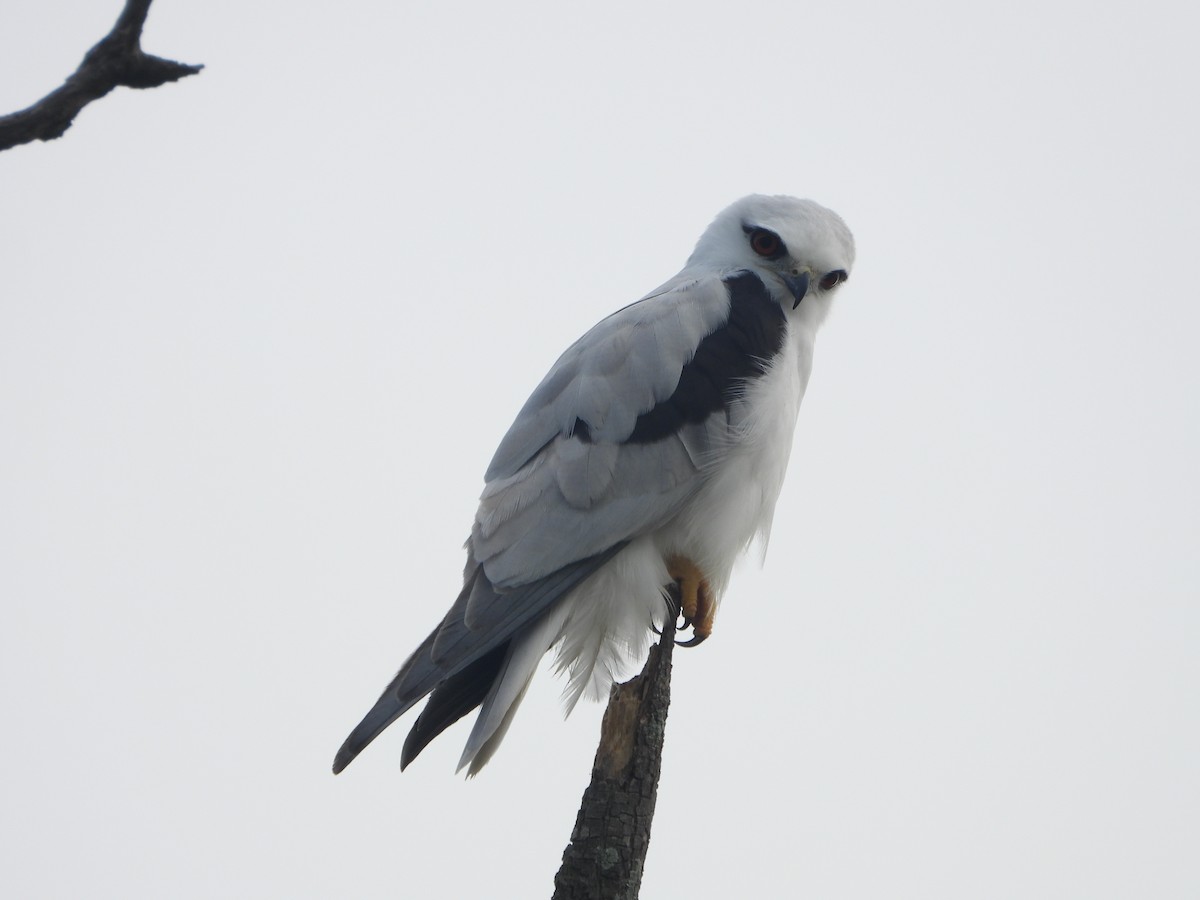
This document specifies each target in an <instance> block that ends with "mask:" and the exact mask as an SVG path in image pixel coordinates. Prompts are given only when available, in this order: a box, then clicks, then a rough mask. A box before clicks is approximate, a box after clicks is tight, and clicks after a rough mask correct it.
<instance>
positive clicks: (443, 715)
mask: <svg viewBox="0 0 1200 900" xmlns="http://www.w3.org/2000/svg"><path fill="white" fill-rule="evenodd" d="M510 643H511V642H506V643H503V644H500V645H499V646H497V647H494V648H493V649H492V650H490V651H488V652H487V653H486V654H484V655H483V656H481V657H480V658H479V659H477V660H475V661H474V662H473V663H471V664H470V665H469V666H467V667H466V668H465V669H463V670H462V671H461V672H459V673H458V674H457V675H455V676H453V677H452V678H448V679H447V680H446V681H444V682H442V683H441V684H440V685H438V686H437V688H436V689H435V690H434V692H433V693H432V694H430V696H429V702H428V703H426V704H425V708H424V709H423V710H421V714H420V715H419V716H417V721H416V722H415V723H414V724H413V727H412V730H411V731H409V733H408V737H407V738H405V740H404V749H403V751H401V754H400V771H401V772H403V771H404V770H405V768H407V767H408V764H409V763H410V762H412V761H413V760H414V759H416V758H417V755H418V754H419V753H420V752H421V751H422V750H424V749H425V747H426V746H428V744H429V742H430V741H432V740H433V739H434V738H435V737H437V736H438V735H439V734H441V733H442V732H443V731H445V730H446V729H447V728H449V727H450V726H451V725H453V724H454V723H455V722H457V721H458V720H459V719H461V718H462V717H463V716H465V715H466V714H467V713H469V712H471V710H473V709H475V708H476V707H478V706H479V705H480V704H481V703H483V700H484V698H485V697H487V694H488V691H490V690H491V688H492V683H493V682H494V681H495V680H496V677H497V676H498V675H499V674H500V671H501V669H502V668H503V667H504V659H505V657H506V656H507V655H508V648H509V646H510Z"/></svg>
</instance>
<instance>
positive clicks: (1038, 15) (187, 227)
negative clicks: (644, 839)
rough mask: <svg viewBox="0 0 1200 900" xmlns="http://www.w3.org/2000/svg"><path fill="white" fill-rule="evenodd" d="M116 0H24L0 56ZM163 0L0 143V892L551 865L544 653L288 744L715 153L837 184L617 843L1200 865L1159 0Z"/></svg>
mask: <svg viewBox="0 0 1200 900" xmlns="http://www.w3.org/2000/svg"><path fill="white" fill-rule="evenodd" d="M119 5H120V4H119V2H116V0H114V2H111V3H97V2H89V3H82V2H78V0H75V2H66V0H38V2H31V0H11V2H9V3H8V4H7V5H6V6H5V7H4V10H3V12H0V110H3V111H10V110H15V109H17V108H19V107H22V106H24V105H26V104H28V103H30V102H32V101H33V100H35V99H36V98H37V97H39V96H41V95H42V94H43V93H45V92H46V91H47V90H49V89H50V88H51V87H53V86H55V85H57V84H58V83H59V82H60V81H61V79H62V78H63V77H64V76H65V75H66V74H67V73H68V72H69V71H70V70H71V69H73V68H74V66H75V65H76V64H77V63H78V60H79V58H80V56H81V54H82V52H83V51H84V49H86V48H87V47H88V46H90V45H91V44H92V43H93V42H94V41H95V40H96V39H97V38H98V37H99V36H100V35H102V34H103V33H104V32H105V31H106V30H107V29H108V28H109V27H110V26H111V24H112V21H113V20H114V19H115V17H116V15H117V12H118V11H119ZM727 6H728V5H726V4H711V3H709V4H703V3H702V4H647V3H638V4H633V3H613V2H609V3H605V4H603V5H600V4H591V5H568V4H550V3H521V2H518V3H516V4H515V5H514V4H502V5H485V4H481V3H474V4H442V5H438V6H433V5H416V4H395V3H382V2H367V3H355V4H343V5H336V6H330V5H329V4H316V3H309V2H293V3H286V4H284V3H267V2H260V3H257V4H242V3H233V2H228V0H226V2H205V3H198V2H185V0H156V3H155V5H154V7H153V9H152V11H151V16H150V22H149V27H148V28H147V33H146V37H145V46H146V48H147V49H148V50H150V51H151V52H156V53H160V54H163V55H166V56H169V57H172V58H177V59H180V60H183V61H187V62H203V63H205V64H206V66H207V68H206V69H205V71H204V73H203V74H201V75H200V76H199V77H196V78H191V79H188V80H187V81H185V82H181V83H180V84H178V85H174V86H168V87H165V88H161V89H158V90H155V91H151V92H142V93H133V92H129V91H121V92H117V93H114V94H113V95H111V96H110V97H108V98H106V99H104V100H103V101H101V102H100V103H98V104H96V105H94V106H92V107H90V108H89V109H87V110H86V111H85V112H84V113H83V115H82V116H81V117H80V118H79V120H78V121H77V123H76V125H75V127H74V128H73V129H72V130H71V131H70V132H69V133H68V134H67V136H66V137H65V138H64V139H63V140H61V141H58V142H55V143H53V144H48V145H35V146H27V147H23V148H19V149H17V150H15V151H12V152H9V153H5V154H3V155H0V201H2V202H0V246H2V247H3V248H4V250H3V273H4V274H3V279H2V286H0V417H2V421H3V427H2V429H0V603H2V604H3V605H2V609H3V611H4V621H3V626H2V627H0V720H2V721H3V722H4V730H5V734H6V735H7V739H6V740H5V741H4V742H3V746H2V747H0V796H3V797H4V803H3V809H0V846H3V847H4V848H5V849H4V862H3V865H0V893H3V894H4V895H6V896H14V897H17V896H19V897H28V898H50V897H65V896H110V895H111V896H122V897H162V896H171V897H177V898H190V897H196V898H199V897H218V896H221V897H229V896H237V897H242V896H244V897H289V898H307V897H311V898H325V897H349V896H353V897H363V898H369V897H381V898H382V897H393V896H397V895H404V896H422V897H431V898H460V897H465V896H485V897H502V898H503V897H513V898H516V897H522V898H524V897H540V896H546V897H548V896H549V894H550V892H551V878H552V876H553V872H554V870H555V869H556V867H557V864H558V860H559V856H560V854H561V851H562V848H563V846H564V844H565V843H566V841H567V839H568V837H569V834H570V830H571V826H572V823H573V819H574V814H575V810H576V808H577V805H578V801H579V795H580V793H581V791H582V788H583V786H584V784H585V783H586V780H587V777H588V772H589V769H590V765H591V757H592V752H593V750H594V746H595V739H596V736H597V732H598V722H599V713H600V709H599V707H598V706H596V705H592V704H585V705H581V707H580V708H579V709H578V710H577V711H576V712H575V713H574V714H573V715H572V717H571V718H570V719H569V720H568V721H567V722H566V723H563V722H562V721H561V716H560V713H559V708H558V693H559V691H560V690H561V687H562V682H560V681H558V680H556V679H554V678H553V677H551V676H550V675H549V673H545V672H544V673H542V674H541V675H539V676H538V678H537V679H536V680H535V682H534V686H533V688H532V690H531V695H530V697H529V699H528V700H527V701H526V704H525V706H524V707H523V709H522V713H521V715H520V716H519V717H518V719H517V721H516V723H515V724H514V727H513V729H512V731H511V732H510V734H509V736H508V738H507V739H506V742H505V745H504V747H503V748H502V749H501V751H500V753H499V754H498V756H497V757H496V759H495V760H494V761H493V762H492V763H491V764H490V766H489V768H488V769H487V770H486V771H485V772H484V773H483V774H482V775H481V776H480V777H479V778H478V779H476V780H474V781H472V782H470V783H467V782H463V781H462V780H461V779H458V778H456V777H455V776H454V774H453V772H454V764H455V761H456V759H457V755H458V753H459V751H460V750H461V745H462V741H463V738H464V737H465V733H466V729H465V726H464V725H460V726H458V727H456V728H455V729H453V730H452V731H451V732H449V733H448V734H447V735H446V736H445V737H444V738H442V739H440V740H439V741H437V742H435V743H434V744H433V745H431V746H430V748H429V749H428V750H427V751H426V752H425V754H424V755H422V757H421V759H420V760H418V761H417V763H415V764H414V766H413V767H412V768H411V769H410V770H409V771H407V772H406V773H405V774H404V775H403V776H401V775H400V774H399V772H398V770H397V761H398V759H399V752H400V744H401V743H402V740H403V729H396V730H394V733H393V732H391V731H390V732H388V733H387V734H385V735H384V736H383V737H381V738H380V739H379V740H378V741H376V742H375V744H373V745H372V746H371V748H370V749H369V750H368V751H367V752H366V753H364V754H363V756H362V757H361V758H360V759H359V760H358V761H357V762H356V763H355V765H354V766H353V767H352V768H351V769H350V770H348V771H347V772H346V773H345V774H344V775H342V776H340V777H338V778H336V779H335V778H333V777H332V776H331V775H330V774H329V764H330V762H331V759H332V756H333V753H334V751H335V750H336V749H337V746H338V744H339V743H340V742H341V740H342V738H343V737H344V736H345V733H346V731H347V730H348V729H349V728H350V727H351V726H352V725H353V724H354V723H355V722H356V721H357V720H358V717H359V716H360V715H361V713H362V712H363V711H364V709H365V708H366V706H367V705H369V703H370V701H371V700H372V699H373V697H374V695H375V694H376V692H377V691H378V690H379V688H380V687H381V686H382V684H383V683H384V682H385V681H386V679H387V678H388V677H389V676H390V675H391V674H392V672H393V671H394V669H395V668H396V666H397V665H398V663H399V662H400V661H401V659H402V658H403V656H404V655H405V654H406V653H408V652H409V651H410V650H411V649H412V648H413V646H415V644H416V643H417V642H418V641H419V640H420V638H421V637H423V636H424V635H425V633H426V632H427V631H428V629H429V628H430V627H431V626H432V624H433V623H434V622H435V621H436V620H437V618H438V617H440V615H441V614H442V612H443V611H444V609H445V607H446V606H447V605H448V603H449V602H450V600H451V599H452V597H453V594H454V593H455V591H456V587H457V581H458V579H459V576H460V571H461V564H462V559H461V549H460V547H461V543H462V541H463V539H464V538H465V536H466V534H467V529H468V526H469V523H470V517H471V515H472V513H473V510H474V505H475V500H476V497H477V495H478V491H479V489H480V487H481V486H482V473H483V470H484V468H485V466H486V464H487V461H488V459H489V458H490V456H491V452H492V450H493V449H494V446H495V444H496V442H497V441H498V440H499V438H500V436H501V435H502V433H503V431H504V429H505V428H506V426H507V425H508V423H509V421H510V420H511V418H512V416H513V415H514V414H515V412H516V410H517V409H518V408H519V407H520V405H521V404H522V403H523V402H524V400H525V397H526V396H527V394H528V393H529V391H530V390H531V389H532V388H533V386H534V385H535V384H536V382H537V380H538V379H539V378H540V377H541V375H542V374H543V373H544V372H545V370H546V368H547V367H548V366H549V365H550V363H551V362H552V361H553V360H554V358H555V357H556V356H557V355H558V353H559V352H560V351H561V350H562V349H563V348H564V347H565V346H566V345H567V344H568V343H569V342H570V341H571V340H573V339H574V338H575V337H577V336H578V335H579V334H580V333H582V332H583V331H584V330H585V329H586V328H588V327H589V326H590V325H591V324H593V323H594V322H595V321H596V320H597V319H599V318H600V317H601V316H603V315H605V314H607V313H608V312H610V311H612V310H613V309H615V308H617V307H618V306H621V305H624V304H626V303H628V302H630V301H632V300H634V299H636V298H637V297H638V296H640V295H641V294H642V293H644V292H645V291H646V290H648V289H650V288H652V287H653V286H655V285H657V284H658V283H660V282H661V281H662V280H663V279H665V278H666V277H668V276H670V275H671V274H673V273H674V272H675V271H677V270H678V269H679V267H680V265H681V264H682V262H683V260H684V259H685V258H686V256H687V254H688V253H689V251H690V250H691V246H692V243H693V242H694V241H695V239H696V237H697V236H698V235H699V234H700V232H701V231H702V230H703V228H704V227H705V225H707V224H708V222H709V221H710V219H711V218H712V216H713V215H714V214H715V213H716V212H717V211H718V210H719V209H721V208H722V207H723V206H725V205H726V204H728V203H729V202H730V201H732V200H733V199H735V198H736V197H738V196H741V195H742V194H745V193H749V192H752V191H759V192H769V193H775V192H778V193H790V194H796V195H799V196H808V197H812V198H813V199H815V200H817V201H819V202H821V203H823V204H826V205H828V206H830V207H831V208H833V209H835V210H837V211H838V212H839V213H840V214H841V215H842V216H843V217H844V218H845V219H846V221H847V223H848V224H849V225H850V227H851V228H852V229H853V230H854V232H855V236H856V238H857V242H858V261H857V264H856V267H855V272H854V278H853V280H852V282H851V283H850V284H849V285H847V286H846V288H845V289H844V290H843V292H842V294H841V296H840V297H839V298H838V303H837V305H836V306H835V310H834V314H833V316H832V317H831V321H830V322H829V323H828V325H827V326H826V328H825V330H824V332H823V333H822V335H821V338H820V340H819V341H818V349H817V360H816V365H815V369H814V375H813V380H812V383H811V385H810V388H809V393H808V397H807V399H806V401H805V405H804V408H803V409H802V410H801V415H800V426H799V431H798V433H797V439H796V445H795V451H794V453H793V461H792V468H791V471H790V475H789V478H788V481H787V484H786V485H785V487H784V493H783V496H782V497H781V499H780V503H779V512H778V514H777V516H776V521H775V527H774V532H773V538H772V546H771V548H770V552H769V554H768V557H767V561H766V565H765V568H763V569H762V570H761V571H760V570H759V569H758V568H757V566H756V565H755V564H753V563H751V564H748V565H746V566H744V568H743V569H742V570H741V571H740V572H739V573H737V574H735V577H734V583H733V586H732V588H731V590H730V592H729V594H728V595H727V597H726V600H725V603H724V605H723V607H722V611H721V615H720V618H719V620H718V622H717V629H716V634H715V636H714V637H713V639H712V640H710V641H709V642H708V643H706V644H705V645H704V646H703V647H702V648H700V649H698V650H696V651H693V652H688V653H680V654H677V657H678V658H677V661H676V673H675V681H674V688H675V700H674V705H673V707H672V710H671V717H670V724H669V730H668V735H667V750H666V758H665V761H664V777H663V783H662V787H661V791H660V795H659V813H658V816H657V819H656V821H655V828H654V838H653V844H652V847H651V851H650V858H649V861H648V869H647V874H646V881H645V888H644V895H645V896H647V897H673V896H685V895H686V896H691V897H696V898H700V897H704V898H707V897H712V898H717V897H732V896H761V897H771V896H799V897H822V898H866V897H872V898H874V897H913V898H916V897H920V898H922V900H927V898H935V897H937V898H961V897H972V898H979V900H984V898H1011V897H1022V898H1056V900H1057V898H1066V897H1079V898H1088V900H1098V898H1113V900H1116V898H1128V897H1155V898H1156V900H1168V898H1193V897H1195V896H1196V895H1197V893H1198V892H1200V856H1198V855H1197V853H1196V847H1197V846H1200V767H1198V764H1197V760H1200V704H1198V703H1197V687H1198V685H1200V661H1198V655H1197V652H1196V647H1197V641H1198V639H1200V553H1198V552H1197V547H1198V546H1200V479H1198V478H1197V475H1196V463H1195V460H1196V459H1200V433H1198V432H1200V416H1198V413H1197V409H1198V405H1197V396H1198V395H1200V364H1198V363H1197V359H1196V353H1195V349H1194V343H1195V340H1196V335H1197V333H1200V304H1198V301H1200V297H1198V296H1197V293H1198V289H1197V282H1196V278H1195V274H1194V271H1193V268H1194V266H1193V262H1194V259H1195V256H1196V247H1197V246H1200V221H1198V218H1197V212H1196V210H1197V209H1198V208H1200V184H1198V181H1197V178H1196V174H1195V160H1196V159H1198V158H1200V124H1198V123H1200V120H1198V119H1197V116H1196V115H1195V91H1196V85H1197V84H1198V83H1200V63H1198V62H1197V60H1196V54H1195V48H1194V46H1193V45H1194V40H1193V38H1194V35H1195V33H1196V28H1197V25H1200V22H1198V21H1197V18H1198V14H1197V13H1196V12H1195V10H1194V9H1193V8H1192V7H1190V6H1187V5H1185V4H1181V3H1175V4H1172V3H1153V2H1152V3H1143V4H1138V5H1137V6H1136V7H1128V6H1121V5H1118V4H1112V3H1108V4H1099V5H1092V6H1083V5H1078V4H1066V3H1057V2H1052V3H1038V4H1033V3H1018V4H1005V5H1002V6H996V7H995V8H994V9H992V10H981V9H977V8H974V7H969V6H964V5H962V4H950V3H930V4H922V5H895V4H882V3H875V4H869V3H868V4H856V3H839V4H821V5H819V6H820V8H814V9H807V8H804V6H802V5H798V4H788V3H764V4H758V5H754V6H747V7H744V8H741V9H739V10H738V11H734V10H732V9H731V8H727Z"/></svg>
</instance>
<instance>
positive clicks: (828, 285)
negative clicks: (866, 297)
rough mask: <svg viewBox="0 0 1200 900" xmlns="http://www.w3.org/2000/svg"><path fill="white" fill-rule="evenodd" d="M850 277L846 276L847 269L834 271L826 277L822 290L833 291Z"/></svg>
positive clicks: (821, 282) (822, 281)
mask: <svg viewBox="0 0 1200 900" xmlns="http://www.w3.org/2000/svg"><path fill="white" fill-rule="evenodd" d="M849 277H850V276H849V275H847V274H846V270H845V269H834V270H833V271H832V272H830V273H828V274H827V275H825V276H824V277H823V278H822V279H821V280H820V282H818V283H819V284H820V285H821V290H823V291H832V290H833V289H834V288H835V287H837V286H838V285H839V284H841V283H842V282H843V281H845V280H846V279H847V278H849Z"/></svg>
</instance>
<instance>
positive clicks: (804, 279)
mask: <svg viewBox="0 0 1200 900" xmlns="http://www.w3.org/2000/svg"><path fill="white" fill-rule="evenodd" d="M783 281H784V283H785V284H786V285H787V286H788V290H789V291H791V292H792V296H793V297H795V298H796V302H795V303H793V304H792V309H795V308H796V307H797V306H799V305H800V301H801V300H803V299H804V295H805V294H807V293H808V273H807V272H801V273H800V274H799V275H784V276H783Z"/></svg>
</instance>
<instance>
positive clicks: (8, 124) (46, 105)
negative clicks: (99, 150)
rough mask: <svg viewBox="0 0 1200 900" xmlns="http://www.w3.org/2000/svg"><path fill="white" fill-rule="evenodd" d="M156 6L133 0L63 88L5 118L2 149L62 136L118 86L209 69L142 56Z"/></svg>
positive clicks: (0, 128)
mask: <svg viewBox="0 0 1200 900" xmlns="http://www.w3.org/2000/svg"><path fill="white" fill-rule="evenodd" d="M150 3H151V0H127V2H126V4H125V8H124V9H123V10H121V15H120V16H119V17H118V18H117V23H116V24H115V25H114V26H113V28H112V31H110V32H109V33H108V34H107V35H105V36H104V38H102V39H101V41H100V43H98V44H96V46H94V47H93V48H92V49H91V50H89V51H88V52H87V55H85V56H84V57H83V62H81V63H80V64H79V68H78V69H76V70H75V71H74V72H73V73H72V74H71V76H70V77H69V78H67V80H66V81H65V82H64V83H63V85H62V87H60V88H58V89H57V90H54V91H51V92H50V93H49V94H47V95H46V96H45V97H43V98H42V99H41V100H39V101H38V102H37V103H35V104H33V106H30V107H27V108H26V109H23V110H21V111H20V112H15V113H11V114H9V115H7V116H0V150H8V149H9V148H10V147H16V146H18V145H20V144H28V143H29V142H30V141H50V140H53V139H54V138H58V137H62V136H63V134H64V133H65V132H66V130H67V129H68V128H70V127H71V123H72V122H74V121H75V117H76V116H77V115H79V113H80V111H81V110H82V109H83V108H84V107H85V106H87V105H88V104H89V103H91V102H92V101H93V100H99V99H100V98H101V97H103V96H104V95H105V94H107V93H108V92H109V91H111V90H112V89H113V88H116V87H122V86H123V87H131V88H153V87H158V86H159V85H163V84H166V83H167V82H168V81H178V80H179V79H180V78H184V77H186V76H188V75H195V74H196V73H197V72H199V71H200V70H201V69H203V68H204V67H203V66H192V65H188V64H186V63H178V62H173V61H172V60H169V59H162V58H161V57H158V56H150V55H149V54H148V53H144V52H142V46H141V40H142V26H143V25H145V24H146V15H147V14H148V13H149V12H150Z"/></svg>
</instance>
